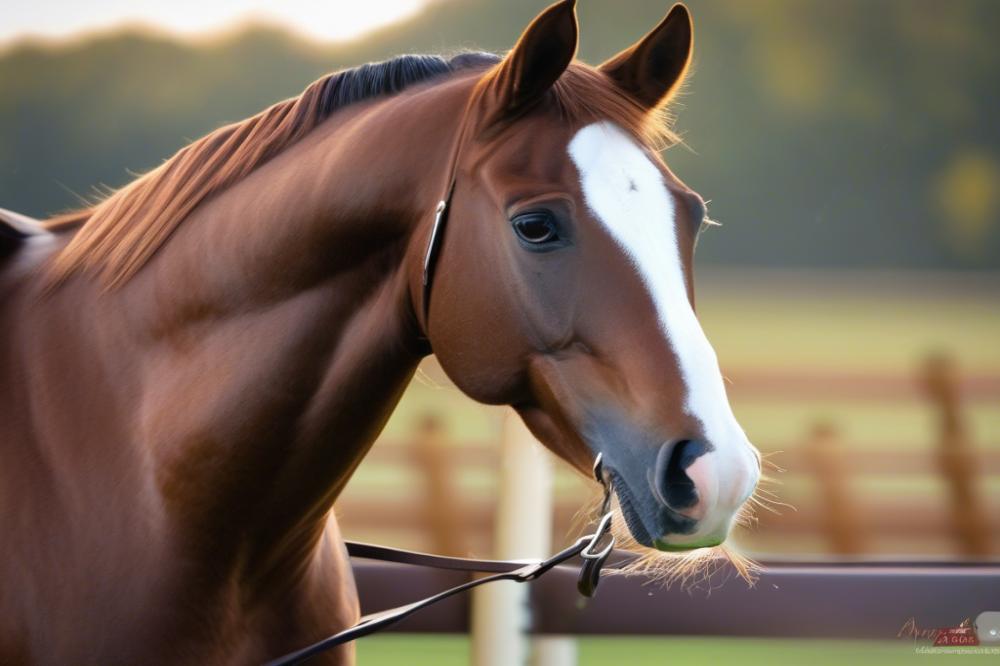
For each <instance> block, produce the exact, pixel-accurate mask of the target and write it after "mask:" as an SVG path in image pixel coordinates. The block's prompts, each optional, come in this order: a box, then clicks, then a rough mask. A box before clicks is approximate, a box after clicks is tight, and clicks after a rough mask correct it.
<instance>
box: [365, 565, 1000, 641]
mask: <svg viewBox="0 0 1000 666" xmlns="http://www.w3.org/2000/svg"><path fill="white" fill-rule="evenodd" d="M354 571H355V577H356V579H357V583H358V589H359V591H360V594H361V599H362V606H363V609H364V611H365V612H374V611H377V610H382V609H384V608H390V607H393V606H397V605H401V604H404V603H408V602H410V601H414V600H416V599H419V598H422V597H425V596H428V595H430V594H433V593H434V592H436V591H438V590H441V589H444V588H447V587H451V586H453V585H457V584H459V583H461V582H463V581H464V580H466V579H467V578H466V576H465V575H464V574H462V573H460V572H454V571H436V570H426V569H414V568H413V567H410V566H407V565H396V564H384V563H373V562H366V561H363V560H361V561H358V562H356V563H355V566H354ZM576 575H577V570H576V569H575V568H573V567H568V566H563V567H558V568H557V569H556V570H554V571H552V572H551V573H550V574H548V575H547V576H545V577H543V578H541V579H539V580H537V581H535V582H533V583H532V584H531V591H530V599H531V611H532V612H531V614H530V615H531V617H533V618H535V622H534V624H533V626H532V627H531V631H533V632H534V633H538V634H558V635H565V634H573V635H587V634H614V635H702V636H760V637H763V636H770V637H780V638H843V639H847V638H857V639H882V640H889V639H895V638H898V637H902V638H907V637H908V636H907V634H906V633H905V632H906V630H905V627H906V625H907V623H908V621H910V620H911V618H912V620H913V622H914V623H915V624H916V626H918V627H921V628H929V629H938V628H941V627H955V626H958V625H959V624H960V623H962V621H963V620H966V619H975V617H976V616H977V615H978V614H979V613H981V612H983V611H987V610H1000V564H963V565H956V564H942V563H940V562H897V563H872V562H866V563H853V564H852V563H840V564H832V563H829V562H815V563H772V564H770V565H767V566H766V567H765V569H764V571H763V573H762V574H761V575H760V577H759V578H758V580H757V582H756V584H755V585H754V586H753V587H750V586H748V585H747V584H746V583H745V582H743V581H741V580H738V579H734V577H733V574H732V572H728V577H729V580H728V581H727V582H726V583H724V584H723V583H721V580H720V581H716V583H717V584H716V585H714V586H713V587H712V589H711V594H709V593H708V591H707V588H705V587H703V588H700V589H696V590H693V591H692V590H688V589H684V588H682V587H680V586H678V585H674V586H672V587H671V588H669V589H665V588H663V587H661V586H656V585H655V584H654V585H650V584H648V583H647V582H646V581H643V580H640V579H636V578H623V577H605V578H603V579H602V580H601V584H600V588H599V589H598V592H597V595H596V596H595V597H594V598H593V599H589V600H585V601H584V602H581V599H580V597H579V595H578V594H577V593H576V586H575V585H576ZM723 575H726V573H725V572H723ZM468 629H469V599H468V598H467V597H453V598H452V599H449V600H448V601H445V602H443V603H441V604H440V605H438V606H435V607H433V608H432V609H429V610H426V611H423V612H422V613H420V614H418V615H416V616H413V617H412V618H410V619H407V620H405V621H404V622H403V623H401V624H399V625H398V626H396V627H394V629H393V630H395V631H406V632H434V633H464V632H466V631H468ZM901 634H902V636H901Z"/></svg>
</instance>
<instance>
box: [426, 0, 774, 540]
mask: <svg viewBox="0 0 1000 666" xmlns="http://www.w3.org/2000/svg"><path fill="white" fill-rule="evenodd" d="M577 37H578V33H577V21H576V15H575V9H574V3H573V2H572V1H566V2H560V3H558V4H555V5H553V6H551V7H550V8H548V9H547V10H545V11H544V12H543V13H542V14H540V15H539V16H538V17H537V18H536V19H535V20H534V21H533V22H532V23H531V25H530V26H529V27H528V28H527V29H526V30H525V32H524V34H523V35H522V36H521V38H520V40H519V41H518V42H517V44H516V45H515V47H514V48H513V49H512V50H511V51H510V52H509V53H508V54H507V55H506V57H504V58H503V59H502V60H500V61H499V62H498V63H497V64H496V65H495V66H494V67H493V68H492V69H491V70H489V71H488V72H487V73H486V74H484V75H483V77H482V78H481V79H480V80H479V82H478V84H477V85H476V87H475V90H474V93H473V96H472V98H471V100H470V103H469V106H468V109H467V111H466V117H465V119H464V121H463V128H462V130H461V131H460V133H459V138H458V139H457V140H456V149H455V153H454V158H453V165H452V171H453V180H452V184H451V186H450V187H449V189H448V195H447V196H446V201H447V208H448V210H447V216H448V218H447V219H448V223H447V227H446V232H445V230H444V229H439V230H438V231H439V233H441V234H442V236H443V238H439V239H436V241H434V242H436V243H439V247H436V248H434V251H435V252H436V255H435V256H434V257H433V259H434V261H433V263H434V266H433V275H432V283H431V285H430V288H429V289H428V290H427V292H426V295H425V297H424V298H425V299H426V300H427V302H425V303H423V304H422V307H421V308H418V310H423V311H424V312H425V315H426V316H425V317H424V318H423V319H424V320H423V321H422V326H423V329H424V333H425V335H426V337H427V339H428V340H429V342H430V345H431V347H432V349H433V351H434V352H435V354H436V355H437V357H438V359H439V361H440V363H441V366H442V367H443V369H444V370H445V372H446V373H447V374H448V376H449V377H450V378H451V380H452V381H454V383H455V384H456V385H457V386H458V387H459V388H461V389H462V390H463V391H464V392H465V393H467V394H468V395H470V396H471V397H473V398H475V399H477V400H479V401H482V402H486V403H491V404H509V405H512V406H513V407H514V409H516V410H517V411H518V413H519V414H520V415H521V417H522V418H523V419H524V421H525V423H526V424H527V425H528V427H529V428H530V429H531V430H532V432H533V433H535V435H536V436H537V437H538V438H539V439H540V440H541V441H542V442H543V443H544V444H545V445H546V446H547V447H548V448H549V449H551V450H552V451H553V452H555V453H556V454H558V455H559V456H560V457H562V458H563V459H565V460H567V461H569V462H570V463H571V464H573V465H574V466H575V467H577V468H578V469H580V470H581V471H589V469H590V466H591V465H592V463H593V460H594V458H595V457H596V456H597V455H598V454H602V457H603V461H604V467H605V469H606V470H607V472H608V474H609V476H610V481H611V484H612V486H613V488H614V491H615V494H616V495H617V498H618V501H619V503H620V507H621V511H622V514H623V516H624V519H625V522H626V524H627V526H628V529H629V531H630V532H631V534H632V536H633V537H634V538H635V540H636V541H638V542H639V543H640V544H643V545H645V546H653V547H656V548H658V549H660V550H686V549H692V548H698V547H704V546H713V545H717V544H719V543H721V542H722V541H723V540H724V539H725V538H726V536H727V535H728V533H729V530H730V527H731V525H732V524H733V522H734V518H735V516H736V515H737V513H738V511H739V509H740V507H741V506H742V505H743V503H744V502H745V501H746V500H747V499H748V498H749V497H750V495H751V494H752V492H753V490H754V488H755V486H756V483H757V480H758V478H759V474H760V462H759V456H758V454H757V452H756V450H755V449H754V447H753V446H752V445H751V444H750V442H749V441H748V439H747V437H746V435H745V434H744V432H743V430H742V428H741V427H740V426H739V424H738V423H737V421H736V419H735V417H734V416H733V413H732V410H731V408H730V406H729V402H728V398H727V396H726V391H725V387H724V384H723V379H722V375H721V373H720V370H719V364H718V361H717V359H716V355H715V353H714V351H713V349H712V346H711V345H710V344H709V342H708V340H707V339H706V337H705V334H704V333H703V331H702V328H701V326H700V324H699V322H698V319H697V317H696V315H695V311H694V287H693V275H692V262H693V257H694V247H695V241H696V240H697V236H698V233H699V231H700V228H701V226H702V223H703V220H704V219H705V204H704V202H703V200H702V198H701V197H700V196H699V195H698V194H696V193H695V192H694V191H692V190H691V189H690V188H688V187H687V186H686V185H684V183H682V182H681V181H680V180H679V179H678V178H677V177H676V176H675V175H674V174H673V173H672V172H671V171H670V170H669V169H668V168H667V166H666V165H665V163H664V162H663V161H662V160H661V158H660V156H659V152H658V148H659V147H660V146H659V145H657V138H658V137H659V138H663V136H664V129H663V128H664V125H663V124H662V117H663V113H662V111H663V109H664V107H665V106H666V104H667V103H668V102H669V101H670V99H671V97H672V96H673V95H674V94H675V93H676V91H677V89H678V87H679V86H680V85H681V84H682V82H683V80H684V76H685V74H686V72H687V71H688V68H689V64H690V61H691V50H692V26H691V20H690V16H689V14H688V12H687V10H686V9H685V8H684V7H683V6H682V5H676V6H674V7H673V8H672V9H671V10H670V12H669V13H668V14H667V16H666V17H665V18H664V19H663V21H662V22H661V23H660V24H659V25H657V26H656V27H655V28H654V29H653V30H652V31H651V32H650V33H649V34H647V35H646V36H645V37H643V38H642V39H641V40H639V41H638V42H637V43H636V44H634V45H633V46H631V47H629V48H628V49H626V50H625V51H623V52H621V53H620V54H619V55H617V56H615V57H614V58H612V59H611V60H609V61H607V62H605V63H604V64H603V65H601V66H600V67H597V68H593V67H590V66H587V65H584V64H582V63H579V62H577V61H575V60H574V56H575V53H576V49H577ZM419 270H420V268H419V267H417V266H414V267H413V269H412V273H413V274H416V272H417V271H419ZM416 283H417V281H416V280H414V284H416ZM414 289H415V290H416V287H414ZM420 300H422V299H421V298H420V296H419V295H418V294H416V293H415V294H414V301H415V302H417V301H420Z"/></svg>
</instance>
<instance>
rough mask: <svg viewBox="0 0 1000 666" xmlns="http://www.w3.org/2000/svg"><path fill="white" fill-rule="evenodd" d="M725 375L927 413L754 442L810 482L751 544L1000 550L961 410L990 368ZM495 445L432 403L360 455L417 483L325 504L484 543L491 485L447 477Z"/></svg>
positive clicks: (983, 459) (986, 476)
mask: <svg viewBox="0 0 1000 666" xmlns="http://www.w3.org/2000/svg"><path fill="white" fill-rule="evenodd" d="M731 379H732V385H733V388H732V389H731V392H732V393H734V394H735V397H737V398H738V396H739V395H741V394H743V395H752V396H754V399H755V400H769V401H775V402H781V403H783V404H791V403H794V402H795V401H798V400H827V399H830V400H841V401H842V400H845V399H847V400H851V401H860V402H864V403H865V404H898V403H900V402H909V403H918V404H920V405H923V409H926V410H929V413H930V414H931V415H933V421H934V422H935V423H936V425H935V428H936V432H934V433H933V435H932V439H933V440H934V442H935V444H934V446H933V448H923V449H916V448H915V447H912V446H904V445H902V444H900V443H891V442H877V441H873V442H870V443H863V442H862V443H858V442H854V443H850V446H848V443H847V442H845V441H844V437H843V435H842V434H841V432H840V430H839V428H838V425H837V424H836V423H833V422H829V421H817V422H816V423H815V424H814V425H813V426H812V427H811V428H809V429H808V430H807V431H806V432H804V433H803V434H802V440H803V441H802V443H801V445H800V446H797V447H794V448H792V449H791V450H788V451H787V452H784V453H781V454H779V455H774V456H771V455H769V454H770V452H771V451H773V450H774V447H770V446H768V445H767V443H764V444H763V445H761V444H760V443H758V446H759V447H760V448H761V450H762V452H764V453H765V455H768V459H769V460H774V461H777V464H778V465H779V466H780V467H782V468H783V469H784V470H786V471H785V472H783V473H781V474H777V475H776V476H778V477H779V478H781V479H782V480H784V481H785V482H789V481H795V480H797V481H799V482H804V483H806V484H807V485H809V487H811V489H812V492H811V493H809V497H807V498H800V499H799V500H797V501H796V502H795V506H794V507H781V506H779V507H777V511H778V512H777V513H772V512H770V511H766V510H760V511H758V512H757V515H758V519H759V523H758V525H757V527H756V528H755V529H754V530H751V531H749V532H744V533H738V534H737V535H736V538H737V539H738V540H742V541H744V542H745V543H746V545H747V546H748V547H749V549H750V550H751V551H752V552H757V553H767V552H772V553H785V552H789V550H788V545H789V544H793V545H794V544H802V543H807V544H811V545H810V546H808V547H807V548H806V549H805V552H811V553H816V552H820V551H821V552H826V553H830V554H835V555H844V556H850V555H864V554H871V553H890V552H893V548H896V549H897V552H898V549H899V546H898V544H899V543H900V542H901V541H900V540H901V539H902V540H903V541H902V542H904V543H905V540H906V539H910V540H918V541H920V542H921V543H922V544H923V545H922V546H921V548H923V549H924V550H923V551H922V552H920V553H919V554H922V555H927V554H928V552H927V551H928V550H929V551H930V554H932V555H938V556H946V555H962V556H967V557H972V558H982V557H988V556H992V555H996V554H997V553H998V552H1000V546H998V540H997V537H998V535H1000V495H998V493H997V489H996V488H995V486H996V484H995V483H993V484H992V485H993V486H994V488H992V489H991V488H989V487H988V486H989V485H990V484H989V483H988V482H990V481H991V480H995V479H998V478H1000V443H998V442H980V443H978V445H977V443H976V442H973V441H972V437H971V435H970V427H969V426H968V424H967V422H966V417H965V415H964V413H963V409H964V408H965V407H966V406H968V405H973V404H979V405H982V404H987V405H997V406H998V407H1000V376H987V375H982V376H976V375H966V376H964V377H959V376H958V373H957V372H956V369H955V367H954V365H953V364H952V363H951V362H950V361H949V360H948V359H946V358H943V357H934V358H929V359H927V361H926V362H925V363H924V364H923V365H922V366H921V367H920V368H919V370H918V371H917V372H914V373H913V374H912V375H895V376H894V375H879V376H874V375H871V376H869V375H861V374H835V373H825V374H824V373H808V374H807V373H801V374H768V375H752V374H746V375H741V374H739V373H737V374H736V375H735V376H732V377H731ZM991 434H992V433H991ZM498 448H499V444H498V443H497V442H488V441H482V442H462V443H457V442H452V441H449V439H448V433H447V428H446V426H445V424H443V423H442V422H441V421H440V420H439V419H437V418H434V417H427V418H426V419H424V421H423V423H422V424H420V427H419V428H418V429H417V432H416V433H415V435H414V437H413V439H412V440H411V441H385V442H380V443H378V444H377V445H376V446H375V448H374V449H373V451H372V453H371V454H370V455H369V459H366V462H365V463H364V464H365V465H377V466H381V467H383V468H385V469H392V468H396V469H399V470H406V471H407V472H408V473H409V474H410V475H411V476H412V473H413V471H414V470H417V474H418V477H419V479H420V481H419V486H420V487H422V489H423V492H422V494H420V495H419V496H416V497H415V496H414V494H413V492H412V491H413V490H414V489H413V488H408V489H407V492H401V493H386V494H383V495H382V496H379V497H372V496H370V495H367V494H352V493H350V492H348V493H347V495H346V496H345V498H344V499H343V501H342V502H340V503H339V504H338V507H337V514H338V517H339V518H340V519H341V523H342V525H343V526H344V528H345V532H346V533H347V534H349V535H350V534H352V533H357V532H366V531H371V530H372V528H373V527H375V528H378V530H379V531H380V534H383V535H384V534H386V533H389V532H393V531H400V532H403V531H405V532H406V533H407V534H410V535H413V534H416V533H420V534H423V535H428V537H429V538H428V539H427V540H425V541H423V542H422V544H421V547H424V548H429V549H432V550H434V551H436V552H440V553H446V554H455V555H467V554H473V553H474V554H477V555H481V556H489V555H490V554H491V552H492V546H491V531H492V526H493V524H494V505H495V498H494V497H493V496H492V495H490V494H489V493H486V494H483V493H479V494H475V493H468V492H465V491H463V490H462V487H461V485H460V484H458V483H457V482H456V479H458V478H459V477H460V476H461V475H462V474H468V473H472V474H479V475H480V476H481V477H482V476H487V477H488V476H489V475H490V474H492V472H493V470H495V469H496V466H497V460H498ZM861 477H868V478H875V479H877V480H882V479H889V478H892V479H895V480H899V479H907V478H916V477H921V478H925V479H927V478H930V479H933V480H934V485H935V488H936V492H935V493H932V494H923V495H918V496H914V495H913V494H912V493H908V494H906V495H901V496H899V497H894V496H893V495H892V493H886V492H881V493H880V494H879V496H878V497H877V498H872V497H866V495H865V493H864V492H861V491H860V490H859V489H858V488H857V487H856V483H855V482H856V480H857V479H859V478H861ZM778 494H779V496H780V495H781V492H780V487H779V490H778ZM587 497H588V490H587V489H586V485H585V484H583V483H580V484H577V485H576V486H572V487H571V488H570V489H569V490H568V491H566V492H562V493H559V494H557V497H556V504H555V515H554V520H553V524H554V532H553V534H554V543H555V544H560V543H566V542H568V541H569V540H571V539H572V538H573V536H575V532H574V531H573V529H572V525H573V522H574V517H575V516H576V514H577V512H578V510H579V508H580V507H581V506H582V505H584V504H586V501H587ZM893 544H897V545H893ZM401 545H410V546H413V545H414V544H413V543H407V544H401ZM809 548H811V549H812V550H809ZM792 552H796V551H795V550H794V548H793V550H792ZM798 552H803V549H802V548H801V547H800V548H799V549H798Z"/></svg>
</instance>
